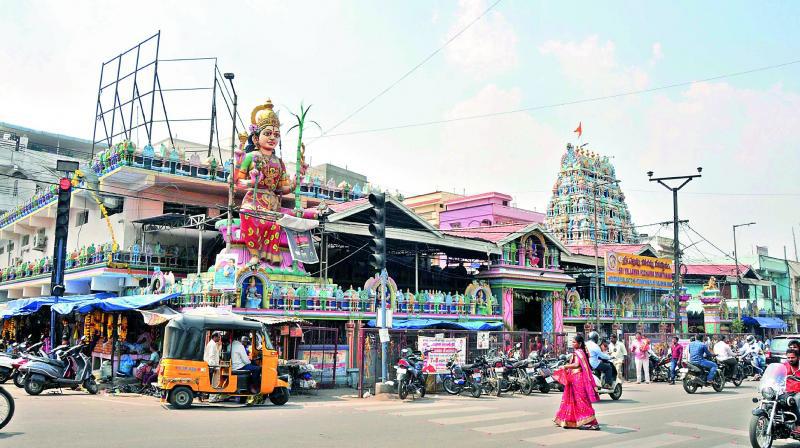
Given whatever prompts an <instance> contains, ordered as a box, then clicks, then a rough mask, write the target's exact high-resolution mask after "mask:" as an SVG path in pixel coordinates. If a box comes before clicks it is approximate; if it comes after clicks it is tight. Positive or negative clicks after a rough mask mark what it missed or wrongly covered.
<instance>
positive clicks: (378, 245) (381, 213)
mask: <svg viewBox="0 0 800 448" xmlns="http://www.w3.org/2000/svg"><path fill="white" fill-rule="evenodd" d="M369 203H370V204H371V205H372V212H371V216H370V220H371V221H372V222H371V223H370V225H369V234H370V236H371V237H372V239H371V240H370V243H369V246H370V249H371V251H372V253H371V254H370V256H369V264H370V266H371V267H372V268H373V269H375V271H377V272H378V273H379V274H380V280H381V284H380V287H379V291H376V294H380V302H379V303H380V310H379V311H378V312H379V313H380V318H379V319H378V323H379V325H378V326H379V327H380V328H381V330H383V329H385V328H389V325H387V313H386V280H387V279H388V277H389V274H388V273H387V271H386V194H385V193H370V195H369ZM381 339H383V338H381ZM388 354H389V341H388V340H381V382H385V381H386V380H387V379H388V378H389V363H388V361H389V360H388V359H387V356H388Z"/></svg>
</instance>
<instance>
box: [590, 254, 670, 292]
mask: <svg viewBox="0 0 800 448" xmlns="http://www.w3.org/2000/svg"><path fill="white" fill-rule="evenodd" d="M672 272H673V271H672V260H670V259H669V258H654V257H644V256H641V255H633V254H624V253H617V252H608V253H606V286H624V287H627V288H640V289H671V288H672Z"/></svg>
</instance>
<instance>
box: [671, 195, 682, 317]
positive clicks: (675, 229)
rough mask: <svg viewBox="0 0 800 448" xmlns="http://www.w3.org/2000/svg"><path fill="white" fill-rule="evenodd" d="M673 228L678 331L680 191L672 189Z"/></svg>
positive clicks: (674, 284)
mask: <svg viewBox="0 0 800 448" xmlns="http://www.w3.org/2000/svg"><path fill="white" fill-rule="evenodd" d="M672 215H673V216H672V227H673V229H672V230H673V238H674V241H673V246H672V255H673V257H674V258H675V272H674V273H673V279H672V295H673V297H674V300H673V303H674V304H675V328H676V331H677V329H678V328H680V324H681V316H680V308H679V303H680V281H681V251H680V245H679V242H678V189H677V188H673V189H672Z"/></svg>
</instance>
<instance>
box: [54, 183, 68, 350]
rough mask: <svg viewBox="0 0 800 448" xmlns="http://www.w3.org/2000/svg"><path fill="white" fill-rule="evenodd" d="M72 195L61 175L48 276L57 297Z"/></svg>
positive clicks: (61, 291) (61, 286)
mask: <svg viewBox="0 0 800 448" xmlns="http://www.w3.org/2000/svg"><path fill="white" fill-rule="evenodd" d="M71 196H72V182H71V181H70V180H69V179H68V178H66V177H62V178H61V180H60V181H59V182H58V204H57V205H56V228H55V238H54V240H53V274H52V275H51V276H50V294H51V295H52V296H53V297H55V304H57V303H58V298H59V297H62V296H64V290H65V289H66V288H65V287H64V268H65V263H66V258H67V233H68V231H69V203H70V199H71ZM55 346H56V310H55V309H54V307H50V347H51V349H52V348H53V347H55Z"/></svg>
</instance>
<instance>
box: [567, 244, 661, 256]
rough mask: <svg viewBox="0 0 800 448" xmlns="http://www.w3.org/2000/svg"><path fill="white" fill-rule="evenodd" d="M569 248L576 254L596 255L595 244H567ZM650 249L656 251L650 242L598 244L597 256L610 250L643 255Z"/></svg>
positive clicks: (604, 254)
mask: <svg viewBox="0 0 800 448" xmlns="http://www.w3.org/2000/svg"><path fill="white" fill-rule="evenodd" d="M567 249H569V251H570V252H572V253H573V254H575V255H586V256H589V257H594V245H593V244H586V245H584V244H580V245H579V244H573V245H567ZM648 250H649V251H650V252H652V253H653V254H655V253H656V251H655V250H654V249H653V247H652V246H651V245H649V244H598V245H597V256H598V257H605V256H606V253H608V252H621V253H625V254H633V255H642V254H644V253H645V252H647V251H648Z"/></svg>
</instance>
